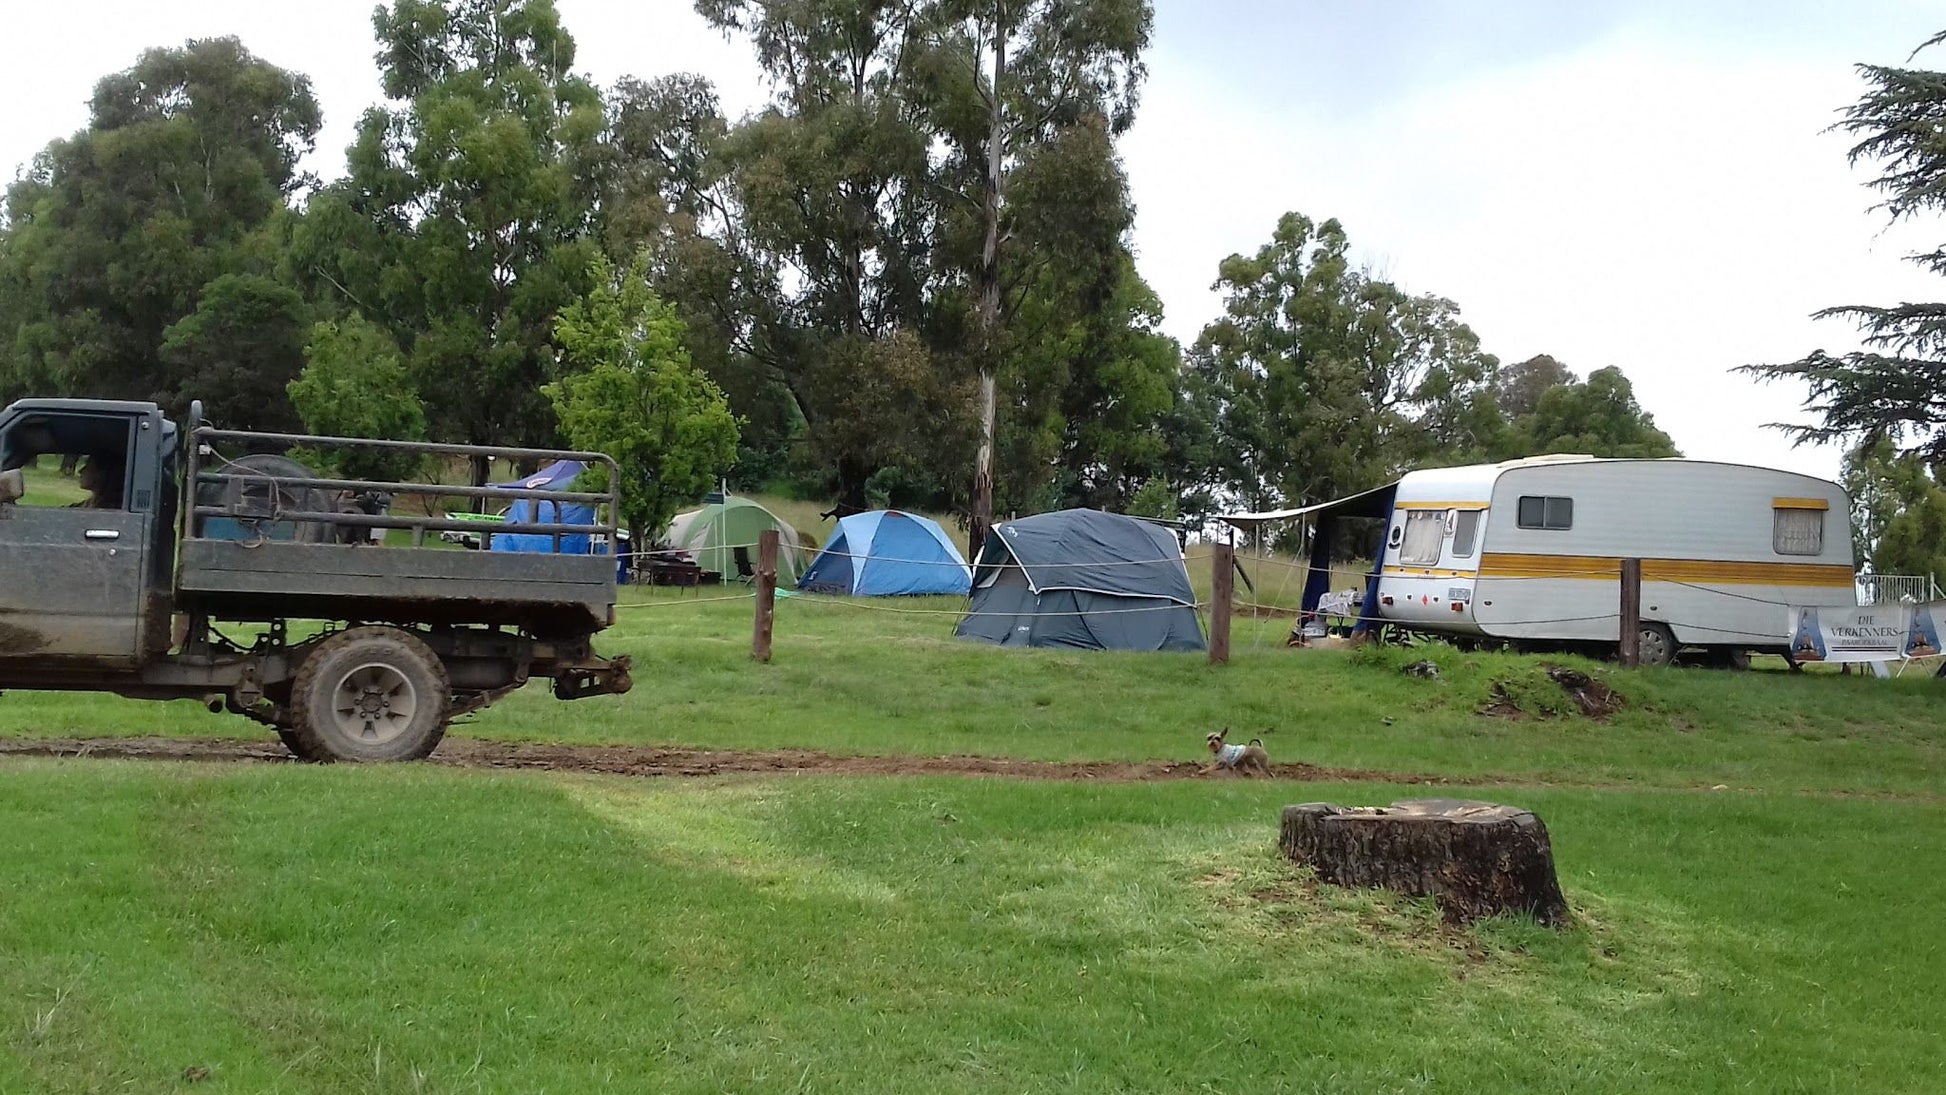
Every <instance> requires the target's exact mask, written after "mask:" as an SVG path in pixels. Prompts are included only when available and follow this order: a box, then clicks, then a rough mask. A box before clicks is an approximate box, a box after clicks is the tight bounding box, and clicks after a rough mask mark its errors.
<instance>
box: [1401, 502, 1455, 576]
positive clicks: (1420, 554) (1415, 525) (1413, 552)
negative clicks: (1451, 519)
mask: <svg viewBox="0 0 1946 1095" xmlns="http://www.w3.org/2000/svg"><path fill="white" fill-rule="evenodd" d="M1445 539H1446V511H1445V510H1437V509H1416V510H1413V511H1412V512H1411V513H1408V514H1406V515H1405V543H1404V545H1403V546H1401V547H1400V548H1399V562H1401V563H1404V564H1405V565H1406V566H1409V567H1424V566H1431V565H1433V564H1434V563H1437V562H1438V561H1439V545H1440V544H1441V543H1442V542H1444V541H1445Z"/></svg>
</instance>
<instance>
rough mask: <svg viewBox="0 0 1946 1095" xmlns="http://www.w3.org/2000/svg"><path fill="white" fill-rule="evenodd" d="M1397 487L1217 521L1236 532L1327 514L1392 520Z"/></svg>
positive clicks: (1391, 485)
mask: <svg viewBox="0 0 1946 1095" xmlns="http://www.w3.org/2000/svg"><path fill="white" fill-rule="evenodd" d="M1398 486H1399V485H1398V484H1397V483H1387V484H1385V485H1384V486H1382V487H1374V488H1373V489H1371V490H1368V491H1365V492H1363V493H1362V494H1354V495H1350V496H1349V497H1345V498H1339V499H1337V500H1336V501H1331V502H1319V503H1317V504H1316V505H1312V506H1299V507H1297V508H1296V509H1274V510H1265V511H1263V512H1260V513H1224V514H1218V515H1217V520H1219V521H1223V522H1226V523H1228V524H1231V525H1235V526H1236V527H1238V528H1255V527H1257V526H1258V525H1267V524H1270V523H1271V522H1274V521H1289V520H1293V519H1295V518H1298V517H1308V516H1310V515H1311V514H1314V513H1316V514H1328V515H1330V516H1334V517H1374V518H1381V519H1382V518H1386V517H1390V516H1392V495H1393V492H1394V491H1395V490H1397V489H1398Z"/></svg>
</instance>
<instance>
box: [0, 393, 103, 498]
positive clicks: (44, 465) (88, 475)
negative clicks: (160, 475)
mask: <svg viewBox="0 0 1946 1095" xmlns="http://www.w3.org/2000/svg"><path fill="white" fill-rule="evenodd" d="M131 428H132V423H131V422H130V421H129V420H128V419H127V418H122V417H117V416H111V415H99V414H71V415H70V414H37V415H32V416H30V417H27V418H24V419H22V420H20V421H19V422H16V423H14V424H13V426H12V427H11V428H9V429H8V430H7V434H6V436H5V437H4V438H0V470H7V471H11V470H13V469H14V468H19V469H20V470H21V471H22V472H23V473H24V475H25V479H26V485H27V490H26V493H25V494H23V495H22V496H21V499H20V502H19V504H20V505H23V506H50V507H52V506H67V507H70V508H74V509H113V510H119V509H127V508H128V475H129V467H128V463H129V461H128V456H129V439H130V433H131Z"/></svg>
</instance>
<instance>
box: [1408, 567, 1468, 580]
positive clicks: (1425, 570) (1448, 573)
mask: <svg viewBox="0 0 1946 1095" xmlns="http://www.w3.org/2000/svg"><path fill="white" fill-rule="evenodd" d="M1385 573H1387V574H1391V575H1396V576H1397V577H1400V578H1471V577H1474V576H1475V574H1476V572H1475V571H1471V570H1447V569H1446V568H1444V567H1401V566H1388V567H1386V568H1385Z"/></svg>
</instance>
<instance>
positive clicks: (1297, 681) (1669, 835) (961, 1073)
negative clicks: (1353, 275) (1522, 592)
mask: <svg viewBox="0 0 1946 1095" xmlns="http://www.w3.org/2000/svg"><path fill="white" fill-rule="evenodd" d="M741 592H742V591H741V590H738V589H736V588H729V589H719V590H705V591H702V592H700V593H699V592H695V591H691V592H688V593H682V594H678V593H674V592H670V591H657V590H643V589H633V590H630V591H629V592H628V594H627V598H628V607H625V608H624V609H623V611H622V615H623V619H622V623H621V625H620V626H618V627H617V628H615V629H614V630H613V631H612V632H610V633H609V634H608V635H606V636H604V637H603V641H602V647H603V649H605V650H607V651H610V652H615V653H622V652H626V653H630V654H632V655H634V656H635V658H636V660H637V663H638V669H637V673H636V679H637V687H636V690H635V691H634V692H632V693H631V694H629V695H627V696H624V697H610V698H601V699H592V700H585V701H579V702H575V703H560V702H557V701H554V700H553V699H551V698H550V697H549V696H548V695H547V694H546V693H545V691H544V690H543V689H540V688H532V689H528V690H525V691H523V692H522V693H519V694H516V695H515V696H513V697H511V698H509V699H508V700H507V701H506V702H504V703H502V704H501V705H499V706H497V707H495V708H494V709H492V710H490V711H488V712H486V713H484V714H482V715H481V716H479V717H477V718H475V719H473V720H470V721H468V722H467V723H465V724H464V725H463V726H461V727H460V728H458V730H457V731H456V732H458V733H462V734H469V735H476V736H481V737H489V738H500V739H532V740H552V741H564V742H591V743H593V742H601V743H635V744H643V745H654V744H669V745H686V746H701V747H706V748H709V747H715V748H782V747H801V748H813V749H823V750H829V751H835V752H856V753H873V754H900V753H904V754H950V753H972V754H986V755H999V756H1018V757H1025V758H1035V759H1048V760H1113V759H1131V760H1132V759H1151V758H1177V759H1187V758H1192V757H1196V756H1198V755H1199V750H1200V746H1201V742H1200V738H1201V735H1202V734H1203V733H1204V732H1205V731H1206V730H1208V729H1211V728H1214V727H1217V726H1221V725H1226V724H1227V725H1230V726H1232V727H1234V728H1235V733H1237V734H1240V735H1245V736H1258V735H1261V736H1263V737H1265V738H1266V740H1267V741H1268V743H1269V745H1270V748H1271V751H1272V753H1273V756H1274V757H1276V758H1277V759H1280V760H1293V761H1296V760H1302V761H1309V762H1312V763H1315V764H1321V765H1330V766H1337V767H1353V768H1372V769H1380V770H1383V771H1388V772H1397V773H1426V774H1438V775H1446V776H1458V777H1462V778H1467V779H1487V778H1504V779H1508V780H1511V781H1514V782H1516V783H1525V784H1533V785H1532V786H1512V787H1509V786H1499V787H1482V788H1480V789H1478V790H1475V791H1473V792H1471V793H1472V794H1474V795H1476V796H1477V797H1485V798H1492V799H1496V800H1499V801H1508V802H1514V803H1517V804H1519V805H1523V806H1527V807H1530V808H1533V809H1535V810H1537V811H1538V812H1540V814H1541V815H1542V816H1543V817H1544V818H1545V819H1546V820H1547V822H1548V823H1549V826H1550V828H1551V830H1552V831H1553V834H1554V841H1555V848H1556V853H1557V858H1558V864H1559V867H1560V872H1561V878H1562V882H1563V884H1564V887H1565V889H1566V891H1567V893H1568V897H1569V900H1570V903H1571V904H1572V905H1573V906H1574V908H1575V910H1576V913H1577V917H1578V924H1577V926H1576V927H1575V928H1574V929H1573V930H1571V931H1568V932H1566V933H1561V934H1556V933H1552V932H1548V931H1545V930H1542V929H1538V928H1535V927H1534V926H1533V925H1531V924H1528V923H1523V922H1519V921H1494V922H1489V923H1486V924H1483V925H1480V926H1477V927H1475V928H1473V929H1471V930H1467V931H1453V930H1450V929H1445V928H1442V927H1441V926H1440V925H1439V923H1438V922H1437V918H1436V916H1435V915H1434V914H1433V913H1432V911H1431V910H1430V909H1429V908H1427V907H1425V906H1423V905H1421V904H1417V903H1413V902H1410V901H1404V900H1400V899H1394V898H1390V897H1385V896H1379V895H1371V894H1356V893H1350V892H1347V891H1340V890H1335V889H1333V888H1330V887H1319V886H1316V885H1315V884H1313V883H1311V882H1310V881H1309V880H1308V879H1307V878H1306V877H1305V876H1304V875H1303V874H1302V873H1301V872H1299V871H1297V870H1295V869H1294V868H1292V867H1290V866H1288V865H1286V864H1285V863H1283V862H1282V861H1281V860H1280V859H1279V858H1278V857H1277V855H1276V854H1275V850H1274V842H1275V835H1276V819H1277V810H1278V808H1279V807H1281V806H1282V805H1285V804H1287V803H1290V802H1298V801H1306V800H1313V799H1330V800H1335V801H1340V802H1346V803H1383V802H1388V801H1391V800H1392V799H1394V798H1398V797H1405V796H1410V795H1414V794H1423V793H1424V791H1423V790H1420V791H1416V792H1415V791H1414V790H1413V789H1412V788H1409V787H1395V786H1386V785H1382V784H1376V783H1373V784H1362V785H1304V784H1291V783H1254V782H1229V781H1225V782H1204V781H1187V782H1185V781H1176V782H1156V783H1127V784H1088V783H1058V782H1042V783H1032V782H1015V781H1006V780H998V779H949V778H928V779H913V778H871V779H862V778H836V777H809V776H804V777H783V778H779V777H772V778H737V779H703V780H694V781H686V782H685V781H676V780H640V779H637V780H626V779H615V778H605V777H593V776H572V775H561V774H543V773H526V774H497V773H491V772H484V771H455V770H445V769H437V768H431V767H424V766H402V767H393V768H353V767H305V766H297V765H291V766H274V767H272V766H247V767H246V766H229V767H225V766H213V765H188V764H161V763H147V764H139V763H126V762H107V761H79V762H53V761H34V760H8V761H0V832H4V833H5V834H7V840H8V844H7V849H8V854H6V855H3V856H0V1091H5V1092H12V1091H97V1090H108V1089H127V1090H139V1091H153V1090H174V1089H177V1088H179V1087H187V1086H189V1085H190V1084H191V1083H192V1082H194V1083H195V1086H196V1087H197V1088H198V1089H202V1090H228V1091H249V1092H256V1091H331V1092H338V1091H386V1092H390V1091H462V1090H464V1091H470V1090H484V1091H523V1092H524V1091H542V1090H546V1091H594V1090H604V1089H617V1090H656V1091H664V1090H669V1091H726V1090H736V1091H746V1090H749V1091H770V1090H778V1091H789V1090H862V1091H900V1092H905V1091H928V1092H930V1091H962V1090H963V1091H995V1090H997V1091H1025V1090H1050V1089H1053V1090H1211V1091H1254V1090H1344V1091H1374V1090H1420V1089H1444V1090H1494V1091H1500V1090H1532V1091H1557V1090H1563V1089H1575V1090H1584V1089H1586V1090H1611V1091H1643V1090H1684V1091H1688V1090H1718V1089H1724V1090H1727V1089H1732V1088H1741V1089H1758V1090H1796V1089H1811V1090H1828V1089H1832V1088H1840V1087H1842V1088H1846V1089H1867V1090H1909V1091H1924V1090H1935V1089H1938V1088H1939V1087H1940V1086H1941V1085H1942V1082H1946V1077H1942V1075H1941V1073H1942V1071H1946V1069H1942V1065H1941V1062H1942V1060H1946V1045H1942V1044H1941V1042H1942V1035H1941V1032H1942V1030H1946V954H1942V949H1941V947H1940V945H1939V943H1938V939H1937V936H1938V932H1937V926H1936V925H1937V911H1936V910H1937V909H1938V907H1939V905H1940V903H1941V900H1942V899H1943V898H1946V855H1942V853H1941V848H1943V847H1946V803H1942V800H1941V790H1942V787H1943V786H1946V780H1943V779H1942V776H1946V720H1942V719H1941V718H1940V717H1939V711H1940V710H1941V708H1940V699H1941V696H1942V688H1946V684H1942V682H1938V681H1934V680H1930V679H1920V678H1917V677H1915V678H1912V679H1907V680H1900V681H1890V682H1885V681H1877V680H1873V679H1869V678H1862V677H1839V676H1835V675H1830V674H1823V675H1803V676H1791V675H1788V674H1785V673H1781V672H1753V673H1742V674H1736V673H1719V672H1709V671H1702V670H1664V671H1641V672H1623V671H1620V670H1616V669H1614V668H1612V667H1606V666H1600V665H1596V664H1594V663H1587V662H1577V663H1575V664H1577V665H1578V666H1580V667H1581V668H1584V669H1586V670H1588V671H1591V672H1595V673H1598V674H1601V675H1603V676H1605V677H1606V678H1607V679H1608V680H1609V681H1610V683H1612V684H1613V685H1614V686H1615V687H1616V688H1618V689H1619V690H1620V691H1621V692H1623V693H1624V694H1625V695H1626V696H1627V698H1628V701H1627V704H1626V706H1625V707H1624V708H1623V709H1622V710H1621V711H1620V712H1619V713H1618V714H1616V715H1615V716H1614V717H1613V718H1612V719H1609V720H1607V721H1601V722H1598V721H1594V720H1590V719H1588V718H1586V717H1583V716H1581V715H1579V714H1566V713H1562V709H1563V708H1565V706H1566V704H1565V700H1564V699H1563V697H1562V696H1561V695H1560V693H1559V691H1558V689H1555V688H1554V686H1552V685H1551V684H1550V683H1548V682H1547V681H1546V680H1545V678H1544V677H1543V676H1542V670H1541V663H1540V661H1539V660H1537V659H1529V658H1518V657H1511V656H1505V655H1462V654H1460V653H1459V652H1457V651H1454V650H1452V649H1450V648H1445V647H1428V648H1418V649H1414V650H1399V649H1374V650H1367V651H1358V652H1345V651H1306V652H1297V651H1291V650H1287V649H1285V648H1284V647H1283V646H1282V639H1283V634H1284V630H1285V628H1286V626H1287V624H1286V622H1285V621H1283V620H1281V619H1264V620H1241V621H1239V627H1238V633H1237V637H1236V644H1235V645H1236V657H1235V660H1234V661H1233V662H1232V664H1230V665H1229V666H1227V667H1217V668H1213V667H1210V666H1209V665H1207V664H1206V662H1205V660H1204V658H1203V657H1202V656H1200V655H1181V656H1177V655H1116V654H1081V653H1064V652H1060V651H1046V650H1034V651H1002V650H997V649H993V648H989V647H985V646H980V645H973V644H966V643H961V642H958V641H955V640H954V639H952V638H951V629H952V625H953V622H954V618H955V613H956V612H957V611H958V610H959V609H960V607H961V605H960V604H959V603H958V602H954V601H950V600H930V601H928V600H902V601H899V602H897V603H894V604H885V603H881V602H849V601H845V600H839V599H829V598H816V597H811V596H799V597H791V598H789V599H787V600H784V601H782V602H780V604H779V609H778V624H777V644H776V656H775V659H774V661H773V662H772V664H770V665H767V666H761V665H757V664H754V663H753V662H751V660H750V658H749V654H748V650H749V634H750V618H751V615H750V614H751V604H750V601H749V599H748V598H747V596H742V595H740V594H741ZM1425 656H1430V657H1432V658H1433V660H1435V661H1436V662H1437V663H1438V664H1439V666H1440V668H1441V675H1440V679H1438V680H1436V681H1427V680H1419V679H1415V678H1411V677H1407V676H1405V675H1404V674H1402V673H1401V672H1400V671H1399V668H1400V666H1401V665H1402V664H1403V663H1404V662H1406V661H1408V660H1412V659H1416V658H1419V657H1425ZM1496 685H1499V686H1501V687H1502V688H1504V689H1505V690H1506V691H1507V692H1509V693H1510V694H1512V695H1513V696H1514V697H1515V698H1516V700H1517V701H1518V702H1519V704H1520V705H1521V707H1522V708H1523V711H1524V713H1523V714H1522V715H1521V716H1520V717H1518V718H1502V717H1495V716H1489V715H1484V714H1481V713H1480V708H1481V707H1482V706H1483V705H1484V704H1485V703H1486V702H1487V700H1488V697H1489V695H1490V694H1491V692H1492V690H1493V688H1494V687H1495V686H1496ZM112 733H122V734H176V735H213V734H225V733H227V734H237V735H246V736H260V735H261V734H262V732H261V731H260V729H259V728H258V727H256V726H254V725H253V724H250V723H247V722H243V721H242V720H239V719H235V718H233V717H228V716H216V715H210V714H208V713H207V712H204V711H202V710H201V709H200V708H199V707H197V706H195V705H193V704H189V703H171V704H141V703H134V702H129V701H121V700H116V699H113V698H108V697H100V696H88V695H57V694H45V693H31V692H15V693H9V694H8V695H7V696H6V697H5V698H4V700H3V701H0V734H6V735H45V736H93V735H101V734H112ZM1712 788H1720V789H1712ZM1441 793H1444V794H1467V793H1469V792H1466V791H1464V790H1459V789H1451V788H1447V789H1442V791H1441ZM186 1070H188V1071H186ZM202 1070H207V1074H206V1075H205V1073H204V1072H203V1071H202ZM185 1077H188V1078H185Z"/></svg>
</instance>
